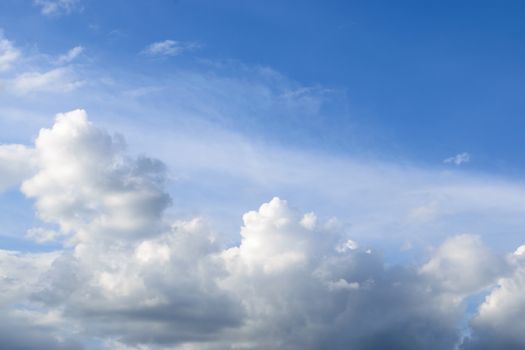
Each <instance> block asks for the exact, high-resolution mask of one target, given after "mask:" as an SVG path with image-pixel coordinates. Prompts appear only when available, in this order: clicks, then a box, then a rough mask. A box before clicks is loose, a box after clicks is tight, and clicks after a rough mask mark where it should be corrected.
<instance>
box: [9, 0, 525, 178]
mask: <svg viewBox="0 0 525 350" xmlns="http://www.w3.org/2000/svg"><path fill="white" fill-rule="evenodd" d="M1 6H2V11H1V14H0V16H1V17H0V18H1V22H2V24H3V27H4V31H5V32H6V34H7V35H8V36H9V37H10V38H12V39H13V40H16V41H17V42H19V43H20V44H23V45H24V46H27V47H33V48H38V49H42V50H45V51H46V52H47V53H50V54H60V53H61V52H63V51H66V50H68V49H69V48H70V47H72V46H75V45H79V44H82V46H83V47H85V48H86V52H87V53H89V55H90V57H91V58H92V59H94V60H96V64H97V65H100V67H103V68H104V69H108V70H111V69H114V67H117V68H118V69H126V70H129V71H133V72H139V73H143V74H146V75H153V76H157V75H165V74H169V72H170V71H172V70H174V69H180V68H181V67H194V68H195V69H203V67H202V65H203V62H202V61H223V60H235V61H238V62H242V63H243V64H246V65H250V66H263V67H271V68H272V69H274V70H276V71H278V72H279V73H281V74H283V75H284V76H286V77H287V78H289V79H292V80H294V81H296V82H298V83H299V84H302V85H306V86H322V87H323V88H326V89H333V90H337V92H338V94H340V95H339V96H337V97H338V98H337V100H336V101H331V103H330V104H329V105H328V106H326V109H328V110H329V111H331V112H333V113H331V114H329V115H328V116H324V119H323V120H316V121H313V120H306V121H305V120H304V119H303V120H301V121H296V120H294V116H285V117H283V118H284V119H287V121H288V122H289V123H290V124H289V125H288V126H289V128H287V130H286V131H280V130H275V129H276V128H275V127H271V126H268V125H265V126H261V125H260V124H264V122H263V121H260V120H258V121H257V123H256V124H257V125H255V128H260V129H259V130H257V136H258V137H264V138H269V139H273V138H276V139H278V140H279V141H280V142H285V143H293V144H299V145H303V144H308V145H311V146H313V147H326V148H329V149H330V150H332V151H334V152H351V151H352V149H353V148H354V147H355V146H356V145H355V144H354V143H353V142H350V141H349V139H352V140H353V139H356V138H359V139H360V143H361V144H363V145H364V148H367V149H372V150H374V151H376V153H379V154H388V155H390V156H394V157H406V158H408V159H410V160H414V161H417V162H424V163H434V162H435V163H439V162H440V160H441V159H443V158H445V157H447V156H449V155H451V154H455V153H459V152H463V151H468V152H470V153H471V155H472V157H473V159H475V161H473V162H472V163H471V164H470V166H471V167H473V168H476V169H483V170H490V171H498V172H501V173H503V174H512V175H519V173H520V170H521V166H520V165H519V164H520V163H521V162H520V161H521V160H522V157H521V154H520V153H521V152H517V150H518V149H519V148H520V145H522V142H523V141H522V138H521V133H520V126H521V114H522V113H523V110H524V106H523V103H522V102H521V99H520V97H519V91H521V88H522V82H523V80H524V79H523V69H522V67H521V62H522V61H523V55H524V52H523V45H521V42H520V38H521V37H522V36H523V32H524V30H525V28H524V26H525V25H524V24H523V22H522V21H521V11H522V10H523V9H522V7H523V5H522V4H521V2H519V1H508V2H505V4H504V5H501V4H498V3H497V2H494V1H475V2H472V1H466V2H461V3H458V2H455V1H440V2H419V1H402V2H395V3H393V2H388V1H328V2H323V3H320V2H310V1H306V2H301V6H297V4H295V3H292V2H286V1H267V2H264V4H263V3H261V2H252V1H250V2H243V1H221V2H210V1H191V2H190V1H156V2H148V3H142V4H134V5H133V6H129V4H128V2H126V1H112V2H111V3H109V4H108V3H106V2H97V1H86V2H85V3H83V4H82V7H81V8H80V7H79V9H77V10H74V11H72V13H71V14H69V15H68V16H58V15H55V16H41V15H40V14H39V12H38V8H37V7H36V6H33V5H32V4H31V3H30V2H27V1H22V2H20V1H6V2H3V4H2V5H1ZM167 38H175V39H177V40H180V41H187V42H195V43H198V44H199V45H200V47H199V49H195V50H193V51H192V52H190V53H187V54H185V55H180V56H178V57H174V58H171V59H160V60H154V61H153V62H152V61H147V60H144V59H143V57H140V56H137V55H136V53H137V52H138V51H140V50H142V49H143V48H144V47H145V46H146V45H148V44H149V43H151V42H155V41H162V40H165V39H167ZM204 69H205V68H204ZM232 118H233V119H234V120H233V121H232V123H231V125H229V126H232V127H234V128H242V129H243V131H248V132H249V131H250V129H251V128H252V127H254V125H252V124H251V123H252V121H251V119H250V116H247V115H238V116H234V117H232ZM261 118H262V117H261ZM288 129H292V130H293V131H289V130H288ZM312 129H314V130H315V131H312ZM354 130H355V132H352V131H354Z"/></svg>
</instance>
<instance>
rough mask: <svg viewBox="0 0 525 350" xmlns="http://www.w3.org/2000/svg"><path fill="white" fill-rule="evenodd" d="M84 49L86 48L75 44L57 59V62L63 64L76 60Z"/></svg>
mask: <svg viewBox="0 0 525 350" xmlns="http://www.w3.org/2000/svg"><path fill="white" fill-rule="evenodd" d="M83 51H84V48H83V47H82V46H75V47H73V48H71V49H70V50H69V51H68V52H66V53H65V54H63V55H61V56H60V57H58V59H57V64H59V65H63V64H66V63H70V62H72V61H74V60H75V59H76V58H77V57H78V56H79V55H80V54H81V53H82V52H83Z"/></svg>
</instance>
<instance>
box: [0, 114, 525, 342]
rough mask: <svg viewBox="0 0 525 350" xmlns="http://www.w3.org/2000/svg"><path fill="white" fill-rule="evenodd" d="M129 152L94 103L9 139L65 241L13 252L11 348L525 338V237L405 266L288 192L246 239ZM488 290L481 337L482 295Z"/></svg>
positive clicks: (50, 236) (24, 176)
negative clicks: (94, 111)
mask: <svg viewBox="0 0 525 350" xmlns="http://www.w3.org/2000/svg"><path fill="white" fill-rule="evenodd" d="M125 148H126V147H125V142H124V140H123V138H122V137H121V136H115V135H111V134H109V133H108V132H106V131H104V130H102V129H100V128H98V127H96V126H95V125H93V124H92V123H91V122H90V121H89V120H88V118H87V114H86V112H85V111H83V110H75V111H72V112H68V113H64V114H59V115H58V116H57V117H56V120H55V124H54V125H53V126H52V127H51V128H47V129H42V130H41V131H40V133H39V135H38V137H37V138H36V140H35V145H34V147H31V148H28V147H24V146H19V145H2V146H0V156H1V157H2V160H3V162H2V164H5V167H3V168H0V171H2V175H4V174H7V175H8V176H6V177H5V178H6V179H9V180H7V181H5V183H4V184H3V186H4V187H7V186H12V185H13V184H15V183H20V182H21V183H22V185H21V190H22V192H23V193H24V194H25V195H26V196H28V197H29V198H31V199H32V200H34V203H35V207H36V211H37V215H38V216H39V217H40V219H41V220H42V227H35V228H34V229H32V230H30V232H28V236H29V237H31V238H33V239H35V240H36V241H42V242H43V241H50V240H57V241H58V242H59V243H61V244H62V245H63V248H62V249H61V250H58V251H55V252H52V253H33V254H30V253H24V252H13V251H5V250H3V251H0V275H1V276H2V278H1V279H0V288H1V290H2V291H3V293H2V297H1V299H0V301H1V306H0V307H1V309H2V313H1V314H2V316H1V318H0V319H1V321H2V322H1V323H0V336H1V338H2V339H3V343H2V344H3V346H6V347H7V348H13V349H16V348H28V349H36V348H41V347H42V346H44V347H45V348H46V349H90V348H93V347H95V348H97V349H152V350H153V349H228V348H230V349H234V348H243V349H270V348H273V349H276V348H279V349H319V348H325V349H328V348H329V349H347V348H352V349H358V350H359V349H385V348H387V347H388V348H391V349H440V350H442V349H451V350H452V349H457V348H458V346H459V348H461V349H498V348H506V349H514V348H516V349H517V348H522V347H523V346H525V337H524V336H523V334H525V333H524V332H523V323H522V322H520V321H519V319H520V318H519V315H520V314H521V313H522V312H523V311H525V299H524V298H523V297H522V295H521V294H522V293H520V291H521V290H522V289H523V271H525V260H524V259H522V255H523V254H522V253H523V250H524V249H522V248H521V247H520V248H518V249H517V250H516V252H515V253H514V254H511V255H508V256H498V255H497V254H495V253H494V252H492V251H490V250H489V249H488V248H487V247H485V246H484V244H483V242H482V241H481V240H480V239H479V238H478V237H477V236H473V235H459V236H455V237H451V238H449V239H447V240H446V241H445V242H444V243H443V244H442V245H441V246H440V247H438V248H437V249H436V250H435V251H434V252H433V254H432V256H431V257H430V258H429V260H428V261H427V262H426V263H424V264H422V265H420V266H417V265H406V266H402V265H393V266H392V265H389V264H386V263H385V262H384V261H383V258H382V257H381V254H379V253H376V252H375V251H374V250H373V249H366V248H360V247H359V245H358V244H357V243H356V242H354V241H352V240H349V237H347V235H346V234H345V230H344V228H343V227H341V225H340V224H338V223H337V222H335V221H334V220H328V221H326V222H323V221H321V220H319V219H318V218H317V217H316V215H315V213H311V212H310V213H306V214H301V213H300V212H299V211H298V210H297V209H295V208H293V206H291V205H289V204H288V203H287V201H285V200H283V199H280V198H277V197H275V198H273V199H271V200H270V201H269V202H267V203H264V204H262V205H261V206H260V208H259V209H257V210H253V211H250V212H248V213H246V214H245V215H244V216H243V218H242V220H243V224H242V228H241V231H240V241H239V243H238V244H234V245H232V244H225V242H222V241H221V239H220V236H218V235H217V234H216V232H215V230H214V229H213V227H210V225H209V224H207V222H206V220H205V219H204V218H200V217H196V218H192V219H188V220H175V221H171V220H169V219H168V218H167V217H166V215H165V211H166V209H167V207H168V206H169V205H170V204H171V198H170V195H169V194H168V193H167V192H166V191H165V189H164V184H165V181H166V169H165V166H164V165H163V164H162V163H161V162H160V161H158V160H155V159H151V158H147V157H131V156H129V155H127V153H126V150H125ZM173 151H174V152H176V151H177V150H173ZM13 169H16V170H13ZM2 178H4V176H2ZM482 291H484V292H486V293H488V296H487V297H486V299H485V300H484V301H483V302H482V303H481V305H480V306H479V309H478V313H477V314H476V315H475V316H474V317H473V318H472V319H471V320H470V334H471V335H470V336H468V337H466V336H465V334H467V333H466V332H465V329H462V328H461V326H460V325H461V324H462V321H463V320H464V318H465V313H464V311H465V307H466V303H467V302H468V300H469V298H470V297H473V296H476V295H477V294H478V293H479V292H482ZM94 344H95V345H94ZM458 344H459V345H458Z"/></svg>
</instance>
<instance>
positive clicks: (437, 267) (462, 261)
mask: <svg viewBox="0 0 525 350" xmlns="http://www.w3.org/2000/svg"><path fill="white" fill-rule="evenodd" d="M420 272H421V273H422V274H423V275H425V276H428V277H430V278H432V279H434V280H435V281H436V283H437V285H439V287H440V288H444V289H445V290H447V291H451V292H454V293H460V294H463V295H466V294H472V293H475V292H478V291H479V290H481V289H483V288H486V287H488V286H490V285H491V284H493V283H494V282H495V281H496V279H497V278H498V277H499V276H501V275H502V274H504V273H505V264H504V262H503V261H502V260H501V259H499V258H498V257H497V256H495V255H494V254H493V253H491V252H490V251H489V250H488V248H486V247H485V246H484V245H483V244H482V242H481V240H480V238H479V237H477V236H474V235H467V234H463V235H458V236H454V237H452V238H449V239H447V240H446V241H445V242H444V243H443V244H442V245H441V246H440V247H439V248H438V249H437V251H436V252H435V253H434V256H433V258H432V259H431V260H430V261H429V262H428V263H426V264H425V265H424V266H422V267H421V269H420Z"/></svg>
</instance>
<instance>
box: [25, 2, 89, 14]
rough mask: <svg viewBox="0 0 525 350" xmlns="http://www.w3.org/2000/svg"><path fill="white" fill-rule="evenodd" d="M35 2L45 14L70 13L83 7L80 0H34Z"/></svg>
mask: <svg viewBox="0 0 525 350" xmlns="http://www.w3.org/2000/svg"><path fill="white" fill-rule="evenodd" d="M33 3H34V5H35V6H37V7H39V8H40V12H41V13H42V14H43V15H45V16H60V15H68V14H70V13H72V12H74V11H78V10H81V9H82V6H81V2H80V0H34V1H33Z"/></svg>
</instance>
